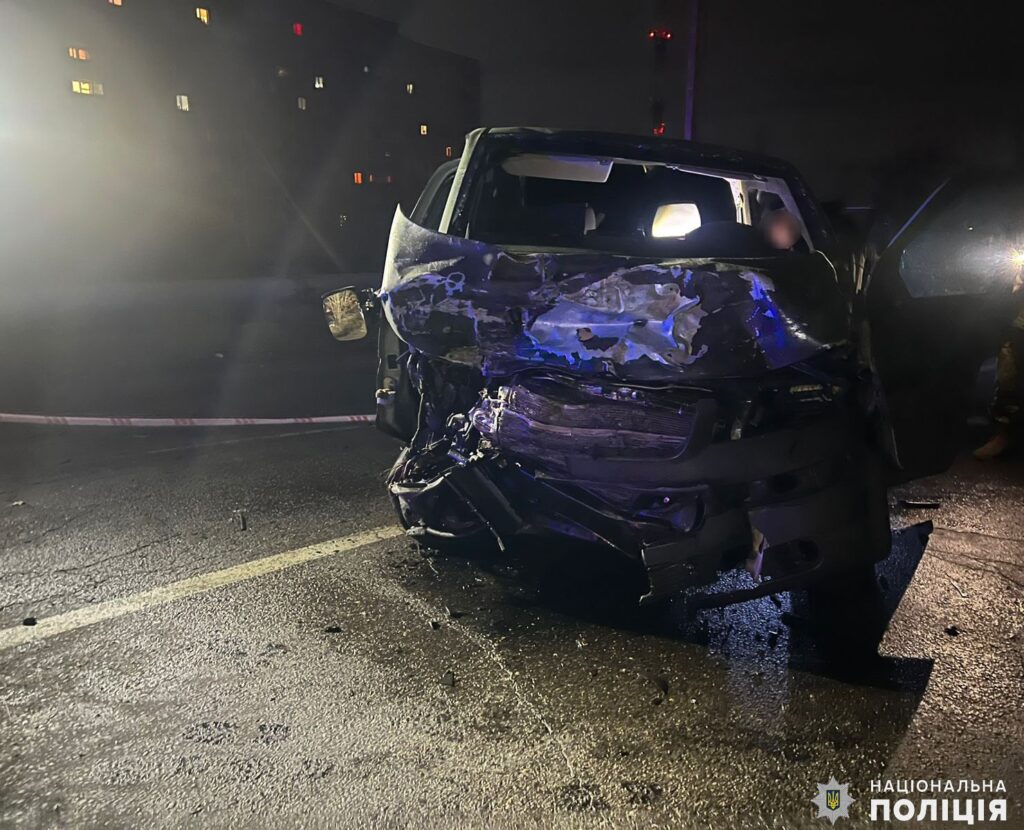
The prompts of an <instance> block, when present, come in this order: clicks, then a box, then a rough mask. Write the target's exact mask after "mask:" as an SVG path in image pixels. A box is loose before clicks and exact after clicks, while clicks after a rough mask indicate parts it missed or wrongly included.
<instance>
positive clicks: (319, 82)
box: [313, 75, 324, 89]
mask: <svg viewBox="0 0 1024 830" xmlns="http://www.w3.org/2000/svg"><path fill="white" fill-rule="evenodd" d="M313 87H314V88H315V89H323V88H324V76H323V75H317V76H316V77H315V78H314V79H313Z"/></svg>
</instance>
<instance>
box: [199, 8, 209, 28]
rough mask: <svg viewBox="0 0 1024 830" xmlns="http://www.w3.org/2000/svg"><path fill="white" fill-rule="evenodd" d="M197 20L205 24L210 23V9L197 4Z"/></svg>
mask: <svg viewBox="0 0 1024 830" xmlns="http://www.w3.org/2000/svg"><path fill="white" fill-rule="evenodd" d="M196 20H198V21H199V22H200V23H202V24H203V25H205V26H209V25H210V10H209V9H204V8H203V7H202V6H196Z"/></svg>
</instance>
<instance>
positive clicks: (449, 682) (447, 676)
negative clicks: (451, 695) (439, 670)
mask: <svg viewBox="0 0 1024 830" xmlns="http://www.w3.org/2000/svg"><path fill="white" fill-rule="evenodd" d="M441 682H442V683H443V684H444V685H445V686H451V687H452V688H453V689H454V688H455V673H454V672H453V671H452V670H451V669H448V671H446V672H445V673H444V674H442V675H441Z"/></svg>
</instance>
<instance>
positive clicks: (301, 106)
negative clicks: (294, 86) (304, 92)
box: [299, 95, 306, 110]
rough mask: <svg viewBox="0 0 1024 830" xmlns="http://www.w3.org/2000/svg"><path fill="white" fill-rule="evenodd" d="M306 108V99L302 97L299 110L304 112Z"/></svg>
mask: <svg viewBox="0 0 1024 830" xmlns="http://www.w3.org/2000/svg"><path fill="white" fill-rule="evenodd" d="M305 108H306V99H305V98H303V97H302V96H301V95H300V96H299V109H300V110H304V109H305Z"/></svg>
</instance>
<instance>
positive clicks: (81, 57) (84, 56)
mask: <svg viewBox="0 0 1024 830" xmlns="http://www.w3.org/2000/svg"><path fill="white" fill-rule="evenodd" d="M68 57H69V58H71V59H72V60H76V61H87V60H89V58H90V57H91V55H90V54H89V50H88V49H79V48H78V47H77V46H69V47H68Z"/></svg>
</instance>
